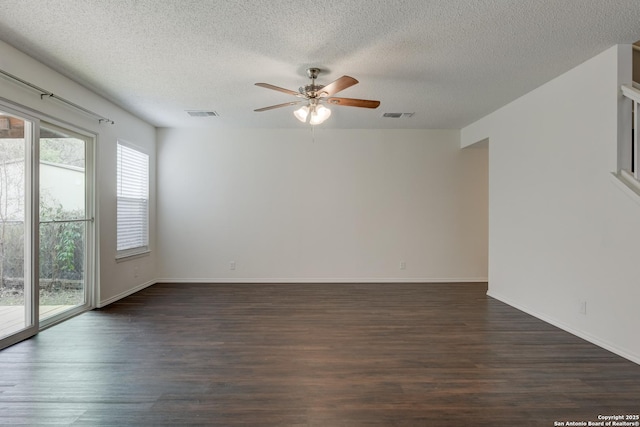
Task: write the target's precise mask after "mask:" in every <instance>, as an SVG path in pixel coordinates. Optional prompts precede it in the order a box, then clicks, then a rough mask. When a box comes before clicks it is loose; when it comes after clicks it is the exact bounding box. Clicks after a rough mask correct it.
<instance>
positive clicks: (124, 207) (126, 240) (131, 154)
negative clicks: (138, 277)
mask: <svg viewBox="0 0 640 427" xmlns="http://www.w3.org/2000/svg"><path fill="white" fill-rule="evenodd" d="M117 156H118V159H117V166H116V167H117V171H116V174H117V198H118V213H117V215H118V219H117V222H118V225H117V228H118V232H117V233H118V239H117V240H118V243H117V258H124V257H127V256H132V255H137V254H141V253H144V252H148V251H149V156H148V155H147V154H145V153H143V152H141V151H139V150H138V149H136V148H133V146H132V145H130V144H127V143H123V142H121V141H118V149H117Z"/></svg>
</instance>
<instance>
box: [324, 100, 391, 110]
mask: <svg viewBox="0 0 640 427" xmlns="http://www.w3.org/2000/svg"><path fill="white" fill-rule="evenodd" d="M327 102H329V104H333V105H343V106H345V107H362V108H378V106H379V105H380V101H373V100H371V99H355V98H329V99H327Z"/></svg>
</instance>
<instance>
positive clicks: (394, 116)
mask: <svg viewBox="0 0 640 427" xmlns="http://www.w3.org/2000/svg"><path fill="white" fill-rule="evenodd" d="M414 114H415V113H383V114H382V117H388V118H390V119H399V118H401V117H403V118H405V119H408V118H409V117H413V115H414Z"/></svg>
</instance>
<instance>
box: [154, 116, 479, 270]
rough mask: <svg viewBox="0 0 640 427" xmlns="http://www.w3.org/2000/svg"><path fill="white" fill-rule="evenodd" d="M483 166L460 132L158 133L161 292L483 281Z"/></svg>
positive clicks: (190, 131)
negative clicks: (229, 284) (169, 284)
mask: <svg viewBox="0 0 640 427" xmlns="http://www.w3.org/2000/svg"><path fill="white" fill-rule="evenodd" d="M292 120H293V117H292ZM486 156H487V152H486V149H485V150H482V149H477V150H460V139H459V132H458V131H420V130H406V131H398V130H382V131H380V130H375V131H365V130H323V129H322V128H321V127H318V128H317V129H316V131H315V142H312V134H311V130H308V131H307V130H226V131H222V130H211V129H210V130H207V129H160V130H159V131H158V230H159V236H158V239H159V245H158V247H159V252H160V259H159V263H158V266H159V277H160V278H161V279H160V280H164V281H236V282H242V281H253V282H262V281H275V282H277V281H307V282H313V281H325V282H326V281H381V282H383V281H454V280H455V281H457V280H472V281H481V280H482V281H484V280H485V279H486V276H487V221H488V219H487V158H486ZM231 261H235V262H236V269H235V270H230V262H231ZM401 262H405V263H406V269H405V270H402V269H400V263H401Z"/></svg>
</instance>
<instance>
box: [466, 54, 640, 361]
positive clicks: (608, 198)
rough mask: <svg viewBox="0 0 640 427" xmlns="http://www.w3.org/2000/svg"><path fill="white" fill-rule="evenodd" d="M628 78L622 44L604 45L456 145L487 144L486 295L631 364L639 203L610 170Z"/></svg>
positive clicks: (635, 347) (638, 288) (638, 287)
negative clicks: (623, 86) (622, 91)
mask: <svg viewBox="0 0 640 427" xmlns="http://www.w3.org/2000/svg"><path fill="white" fill-rule="evenodd" d="M630 80H631V48H630V46H614V47H612V48H610V49H608V50H606V51H605V52H603V53H601V54H599V55H597V56H596V57H594V58H592V59H590V60H589V61H587V62H585V63H583V64H582V65H580V66H578V67H576V68H574V69H573V70H571V71H569V72H567V73H565V74H563V75H562V76H560V77H558V78H556V79H554V80H552V81H550V82H548V83H547V84H545V85H543V86H541V87H539V88H538V89H536V90H534V91H532V92H530V93H529V94H527V95H525V96H523V97H522V98H520V99H518V100H516V101H514V102H512V103H511V104H509V105H507V106H505V107H503V108H501V109H500V110H498V111H496V112H494V113H493V114H491V115H489V116H487V117H485V118H483V119H481V120H480V121H478V122H476V123H474V124H472V125H470V126H468V127H467V128H465V129H463V130H462V146H465V145H468V144H471V143H473V142H475V141H479V140H482V139H484V138H489V146H490V148H489V230H490V231H489V292H488V293H489V295H490V296H492V297H495V298H497V299H499V300H502V301H504V302H506V303H508V304H510V305H512V306H515V307H517V308H519V309H521V310H523V311H525V312H528V313H530V314H532V315H534V316H536V317H538V318H541V319H543V320H546V321H548V322H550V323H552V324H554V325H556V326H559V327H561V328H563V329H565V330H567V331H569V332H572V333H574V334H576V335H578V336H580V337H582V338H585V339H587V340H589V341H591V342H593V343H595V344H598V345H600V346H602V347H604V348H607V349H609V350H611V351H613V352H615V353H617V354H619V355H622V356H624V357H626V358H628V359H630V360H633V361H635V362H636V363H640V339H638V330H640V310H638V301H640V280H639V278H640V263H638V242H640V205H639V204H638V203H636V201H634V200H632V199H631V198H629V196H628V195H627V194H626V193H624V192H623V191H621V190H620V187H619V186H618V185H616V182H615V178H613V176H612V174H611V173H612V172H615V170H616V159H617V157H616V156H617V131H618V125H617V123H618V101H619V97H620V96H621V95H620V84H622V83H629V81H630ZM585 308H586V310H585Z"/></svg>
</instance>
